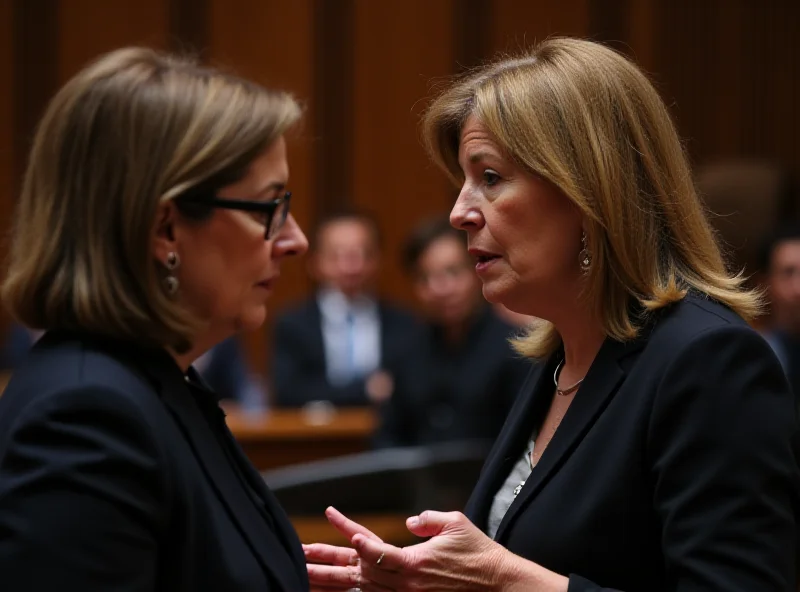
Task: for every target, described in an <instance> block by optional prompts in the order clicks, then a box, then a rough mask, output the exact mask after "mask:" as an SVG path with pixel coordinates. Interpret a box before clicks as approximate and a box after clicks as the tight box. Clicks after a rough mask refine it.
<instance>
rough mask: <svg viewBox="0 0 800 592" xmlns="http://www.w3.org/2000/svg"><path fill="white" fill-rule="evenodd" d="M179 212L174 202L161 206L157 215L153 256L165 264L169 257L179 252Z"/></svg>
mask: <svg viewBox="0 0 800 592" xmlns="http://www.w3.org/2000/svg"><path fill="white" fill-rule="evenodd" d="M177 214H178V212H177V210H176V209H175V204H174V203H172V201H167V202H164V203H161V204H159V206H158V211H157V213H156V223H155V227H154V229H153V254H154V255H155V257H156V259H158V260H159V261H161V262H162V263H164V262H165V261H166V260H167V255H168V254H169V253H171V252H176V251H177V250H178V247H177V241H176V240H175V220H176V217H177Z"/></svg>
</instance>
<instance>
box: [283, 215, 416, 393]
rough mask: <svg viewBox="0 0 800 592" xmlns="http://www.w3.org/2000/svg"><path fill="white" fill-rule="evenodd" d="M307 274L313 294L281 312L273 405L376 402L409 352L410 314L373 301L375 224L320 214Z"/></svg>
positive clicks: (376, 254) (369, 220) (389, 388)
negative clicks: (313, 286)
mask: <svg viewBox="0 0 800 592" xmlns="http://www.w3.org/2000/svg"><path fill="white" fill-rule="evenodd" d="M311 239H312V243H311V249H312V250H311V258H310V261H309V270H310V273H311V275H312V277H313V279H314V280H315V282H316V284H317V286H318V290H317V292H316V294H314V295H313V296H312V297H311V298H310V299H309V300H307V301H306V302H303V303H301V304H300V305H299V306H297V307H295V308H293V309H291V310H289V311H287V312H285V313H284V314H282V315H280V316H279V317H278V319H277V321H276V325H275V343H274V347H273V351H274V352H275V358H274V361H273V364H272V370H273V376H274V387H275V399H274V400H275V401H276V403H277V404H278V405H280V406H283V407H302V406H304V405H306V404H308V403H312V402H315V401H328V402H330V403H332V404H333V405H336V406H357V405H371V404H375V403H381V402H383V401H385V400H386V399H388V398H389V397H391V396H392V393H393V391H394V379H393V368H394V367H395V366H396V365H397V363H398V362H399V360H401V359H402V358H403V356H405V355H406V354H407V353H408V351H409V349H410V348H411V347H413V343H412V342H411V339H412V338H413V337H414V336H415V335H416V332H415V330H414V326H415V322H414V320H413V317H412V316H411V315H410V314H409V313H406V312H404V311H402V310H399V309H397V308H394V307H393V306H390V305H389V304H387V303H385V302H381V301H379V300H378V299H377V297H376V296H375V287H376V280H377V276H378V270H379V264H380V237H379V229H378V226H377V223H376V222H375V221H374V220H373V219H372V218H371V217H369V216H368V215H367V214H365V213H362V212H356V211H352V212H342V213H338V214H334V215H331V216H328V217H326V218H325V219H324V220H322V221H321V222H320V224H319V225H318V227H317V230H316V232H315V233H314V234H313V235H312V237H311Z"/></svg>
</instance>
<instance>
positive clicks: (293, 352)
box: [272, 296, 417, 407]
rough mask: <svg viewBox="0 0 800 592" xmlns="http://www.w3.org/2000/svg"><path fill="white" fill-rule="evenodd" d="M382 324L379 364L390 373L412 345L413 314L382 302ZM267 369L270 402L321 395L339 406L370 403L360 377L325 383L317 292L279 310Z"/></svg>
mask: <svg viewBox="0 0 800 592" xmlns="http://www.w3.org/2000/svg"><path fill="white" fill-rule="evenodd" d="M378 316H379V318H380V323H381V367H382V368H383V369H385V370H388V371H389V372H390V373H395V371H396V368H397V366H398V364H399V362H400V361H401V360H402V358H403V356H405V355H407V354H408V352H409V351H410V350H411V349H412V348H413V347H414V342H413V339H414V337H415V336H416V335H417V323H416V321H415V319H414V317H413V316H411V315H410V314H409V313H407V312H405V311H402V310H400V309H398V308H395V307H393V306H390V305H388V304H386V303H384V302H380V303H379V304H378ZM273 350H274V359H273V363H272V373H273V380H274V384H273V386H274V389H275V399H274V400H275V401H276V402H277V404H278V405H279V406H281V407H302V406H303V405H305V404H306V403H308V402H309V401H319V400H326V401H330V402H332V403H333V404H334V405H338V406H354V405H369V404H370V401H369V398H368V397H367V393H366V390H365V381H364V380H353V381H351V382H349V383H348V384H346V385H344V386H334V385H331V384H330V383H329V382H328V379H327V374H326V372H327V367H326V363H325V345H324V342H323V337H322V313H321V312H320V309H319V304H318V303H317V298H316V296H315V297H313V298H310V299H309V300H307V301H306V302H304V303H302V304H301V305H300V306H298V307H297V308H294V309H292V310H289V311H286V312H285V313H284V314H282V315H281V316H280V317H279V318H278V320H277V322H276V325H275V339H274V347H273Z"/></svg>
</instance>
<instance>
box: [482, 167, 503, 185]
mask: <svg viewBox="0 0 800 592" xmlns="http://www.w3.org/2000/svg"><path fill="white" fill-rule="evenodd" d="M483 180H484V181H485V182H486V184H487V185H488V186H489V187H493V186H494V185H497V183H498V182H499V181H500V175H498V174H497V173H496V172H495V171H493V170H492V169H486V170H485V171H483Z"/></svg>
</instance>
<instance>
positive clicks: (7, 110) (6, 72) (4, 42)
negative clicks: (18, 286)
mask: <svg viewBox="0 0 800 592" xmlns="http://www.w3.org/2000/svg"><path fill="white" fill-rule="evenodd" d="M12 23H13V13H12V6H11V0H0V87H2V88H3V89H4V91H3V92H0V233H2V234H3V235H5V231H6V229H7V227H8V220H9V214H10V212H11V210H12V208H13V203H14V199H13V196H14V185H15V183H14V169H15V165H14V144H13V142H14V93H13V92H10V91H12V90H13V89H14V28H13V25H12ZM1 255H3V256H4V255H5V248H3V251H2V253H1Z"/></svg>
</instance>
